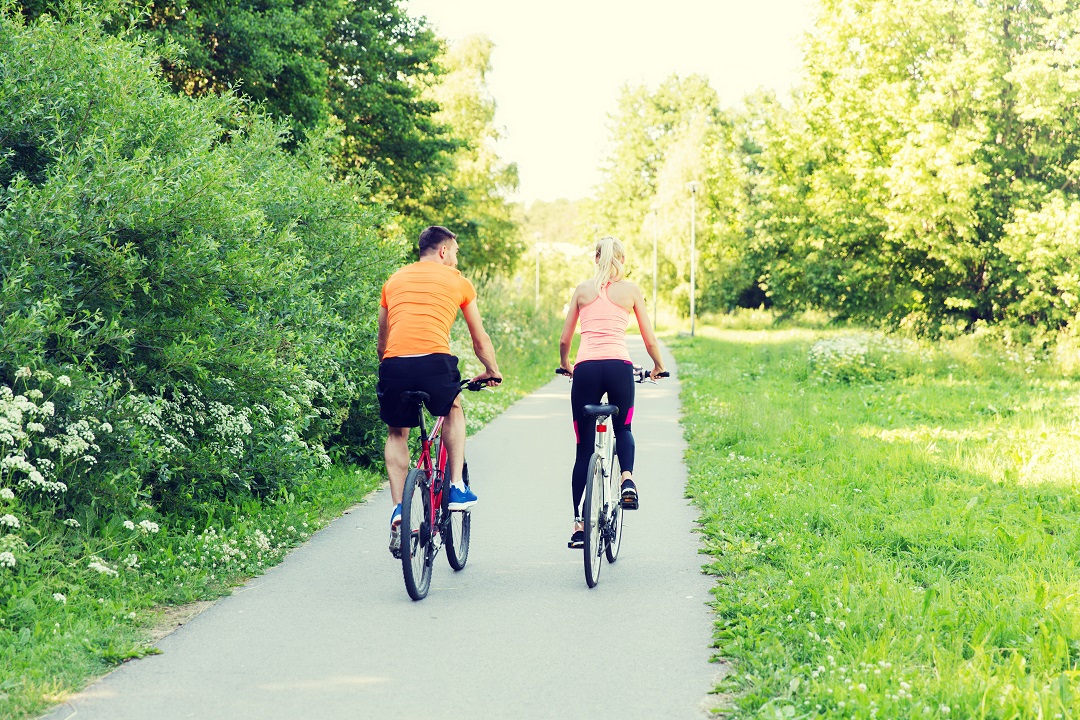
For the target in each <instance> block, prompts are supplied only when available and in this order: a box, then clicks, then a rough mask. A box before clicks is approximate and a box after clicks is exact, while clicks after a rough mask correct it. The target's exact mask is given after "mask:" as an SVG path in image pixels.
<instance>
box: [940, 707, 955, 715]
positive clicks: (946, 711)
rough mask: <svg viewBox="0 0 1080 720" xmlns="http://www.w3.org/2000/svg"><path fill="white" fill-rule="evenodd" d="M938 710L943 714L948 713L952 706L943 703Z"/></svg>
mask: <svg viewBox="0 0 1080 720" xmlns="http://www.w3.org/2000/svg"><path fill="white" fill-rule="evenodd" d="M938 710H939V711H940V712H941V714H942V715H948V714H949V713H950V712H952V708H950V707H949V706H948V705H942V706H941V707H939V708H938Z"/></svg>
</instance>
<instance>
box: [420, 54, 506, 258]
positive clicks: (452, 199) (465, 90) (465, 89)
mask: <svg viewBox="0 0 1080 720" xmlns="http://www.w3.org/2000/svg"><path fill="white" fill-rule="evenodd" d="M493 47H494V46H493V44H492V42H491V41H490V40H488V39H487V38H485V37H483V36H480V35H477V36H472V37H468V38H465V39H464V40H462V41H460V42H458V43H457V44H455V45H453V46H451V47H450V49H449V50H448V51H447V52H446V53H445V55H444V56H442V58H441V64H442V67H443V75H442V76H441V77H440V80H439V82H438V84H436V85H434V86H432V87H431V88H429V90H428V92H427V95H426V96H427V97H430V98H431V99H432V100H433V101H434V102H435V103H437V104H438V107H439V111H438V113H436V114H435V117H434V119H435V121H436V122H438V123H440V124H441V125H443V126H445V127H448V128H452V129H453V134H454V137H455V138H457V140H458V141H459V143H460V145H459V147H458V148H457V150H456V152H455V153H454V155H453V157H452V158H451V169H450V171H449V172H448V173H446V174H445V175H443V176H438V177H436V176H433V177H431V178H430V182H429V184H428V185H427V186H426V188H425V195H424V196H421V197H419V198H417V199H416V202H417V203H418V208H419V209H418V210H417V211H416V212H413V213H412V217H411V218H408V219H406V222H404V223H403V226H404V230H405V232H406V235H407V236H408V237H417V236H419V234H420V231H421V230H422V229H423V228H424V227H425V226H426V225H428V224H435V225H443V226H446V227H448V228H450V229H452V230H453V231H454V232H455V233H456V234H457V235H458V236H459V240H460V242H461V255H460V260H461V266H462V269H463V270H464V271H465V272H466V273H468V274H469V275H470V276H471V277H473V278H474V279H480V278H490V277H494V276H497V275H505V274H506V272H507V269H508V268H511V267H513V265H514V263H515V262H516V260H517V258H518V256H519V255H520V254H521V243H520V242H519V241H518V233H517V226H516V223H515V222H514V219H513V216H512V212H511V210H512V206H511V205H510V204H509V203H508V202H507V201H506V195H507V194H508V193H510V192H513V191H514V190H516V189H517V183H518V178H517V166H516V165H513V164H509V165H507V164H505V163H503V162H502V161H501V160H500V159H499V157H498V156H497V155H496V153H495V142H496V140H498V138H499V132H498V130H497V129H496V127H495V101H494V100H493V99H492V98H491V97H490V95H489V94H488V89H487V74H488V73H489V72H490V71H491V51H492V49H493Z"/></svg>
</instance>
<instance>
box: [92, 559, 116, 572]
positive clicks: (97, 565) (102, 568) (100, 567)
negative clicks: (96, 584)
mask: <svg viewBox="0 0 1080 720" xmlns="http://www.w3.org/2000/svg"><path fill="white" fill-rule="evenodd" d="M88 567H89V568H90V569H91V570H97V571H98V572H99V573H101V574H102V575H112V576H116V575H119V574H120V573H118V572H116V571H115V570H113V569H112V568H111V567H109V566H108V565H106V564H105V563H103V562H101V560H98V559H97V558H94V559H93V561H92V562H91V563H90V565H89V566H88Z"/></svg>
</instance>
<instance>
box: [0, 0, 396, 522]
mask: <svg viewBox="0 0 1080 720" xmlns="http://www.w3.org/2000/svg"><path fill="white" fill-rule="evenodd" d="M77 20H78V22H73V23H59V22H56V21H54V20H51V19H49V18H48V17H47V16H45V17H42V18H41V19H40V20H38V21H37V22H35V23H33V24H31V25H26V24H24V23H23V22H22V21H21V20H20V19H19V17H18V16H17V15H14V14H10V13H8V12H5V11H2V10H0V238H2V242H0V247H2V250H0V316H2V317H3V318H4V323H3V328H2V329H0V383H2V384H6V385H7V386H8V387H11V386H12V385H13V382H14V380H15V379H16V378H15V374H16V373H17V372H18V369H19V368H29V369H30V371H31V372H32V373H34V375H35V376H36V375H37V373H38V372H39V371H41V370H45V371H55V372H59V371H60V370H59V369H60V368H66V370H64V372H66V373H67V374H69V375H70V376H72V377H78V378H81V380H80V383H82V385H83V390H82V391H80V393H78V394H77V397H75V396H73V398H72V403H73V405H72V406H71V408H69V409H70V410H71V411H72V413H73V414H71V415H65V416H63V417H60V416H59V415H58V416H57V422H58V423H59V424H60V425H62V426H64V427H67V426H70V424H71V423H72V422H76V421H77V420H76V418H77V417H78V413H79V412H87V413H88V414H90V415H93V416H94V417H96V418H97V419H99V420H101V421H102V422H109V423H110V424H111V425H112V426H113V427H114V428H115V429H116V431H117V435H118V436H122V437H123V439H124V442H123V443H121V442H113V443H111V444H110V445H109V446H108V447H103V448H102V450H103V453H102V454H103V456H104V457H101V458H99V460H100V461H101V464H102V468H100V469H99V471H98V472H95V473H93V474H92V475H91V476H88V477H86V478H84V479H83V480H82V481H81V482H82V483H85V485H83V486H82V487H80V488H79V492H76V493H72V494H71V495H70V496H69V501H70V498H81V499H82V500H84V501H86V500H88V499H89V498H91V497H92V498H95V500H98V501H101V500H100V499H101V498H105V499H107V500H108V502H114V503H131V502H134V501H136V500H151V501H154V502H157V503H163V504H164V505H165V506H166V507H167V509H169V510H176V511H178V512H188V511H191V510H193V509H194V508H195V507H196V506H198V504H199V503H201V502H203V501H205V500H207V499H209V498H219V497H225V496H228V495H230V494H232V493H236V492H240V493H247V492H255V493H265V492H269V491H271V490H273V489H274V488H277V487H280V486H282V485H284V484H288V483H289V482H290V481H292V480H293V479H295V478H297V477H299V476H300V475H302V474H303V473H304V472H305V471H307V470H309V469H311V468H314V467H317V466H319V465H320V464H325V462H326V461H327V457H326V452H325V449H324V448H325V447H326V445H327V443H329V442H331V441H334V440H337V441H341V435H340V433H341V428H342V425H343V422H344V421H345V420H346V418H347V417H349V416H350V414H352V416H353V417H352V419H351V424H352V428H353V432H352V435H351V437H349V438H347V440H348V441H350V442H356V443H360V444H361V452H362V453H363V452H366V450H367V448H370V447H371V446H372V443H373V440H372V438H371V437H370V435H369V434H365V433H366V432H367V430H368V429H369V428H370V427H372V426H373V425H375V424H376V420H375V418H376V415H375V412H374V401H373V400H372V399H371V398H372V397H373V395H374V393H373V392H372V391H371V385H372V384H373V380H372V375H373V371H374V365H375V348H374V344H375V331H374V318H375V316H376V312H375V308H376V303H377V302H378V292H379V287H380V285H381V281H382V278H383V277H385V276H386V274H388V272H389V270H390V269H392V268H393V267H395V266H396V265H397V264H398V263H399V261H400V258H401V256H402V248H401V247H400V246H398V245H397V244H395V243H388V242H384V241H380V240H379V239H378V238H377V236H376V232H375V230H376V228H377V226H378V225H379V224H380V223H382V222H384V221H385V219H386V217H387V215H388V213H387V210H386V209H385V208H383V207H381V206H378V205H373V204H370V203H365V202H364V197H365V196H366V192H367V191H366V187H365V186H363V185H347V184H342V183H335V182H332V181H330V180H329V179H328V178H329V177H330V174H331V173H330V171H329V169H328V168H327V167H326V166H325V165H324V162H323V160H322V158H323V157H324V152H323V149H324V148H325V145H326V143H329V142H332V141H333V138H331V137H321V138H316V139H315V140H313V141H312V142H310V143H309V144H308V145H306V146H303V147H301V148H299V149H298V150H297V151H296V152H295V153H292V154H290V153H286V152H284V151H283V150H282V149H281V143H282V140H283V137H284V132H285V131H284V130H283V126H280V125H275V124H274V123H272V122H270V121H269V120H267V119H265V118H263V117H261V116H260V115H259V114H258V113H257V112H255V111H252V110H251V109H250V108H248V107H247V106H246V105H245V103H244V102H243V101H241V100H239V99H237V98H235V97H231V96H221V97H218V96H207V97H203V98H199V99H197V100H191V99H188V98H185V97H177V96H174V95H172V94H171V93H170V92H169V90H168V87H167V86H166V84H165V83H164V82H163V81H162V79H161V78H160V76H159V66H158V62H157V58H156V57H155V55H154V53H152V52H150V51H149V50H148V49H147V48H145V47H143V46H141V45H139V44H137V43H132V42H130V41H128V40H125V39H123V38H115V37H110V36H108V35H106V34H105V33H103V32H101V30H100V29H99V28H98V26H97V24H96V23H97V21H96V20H95V19H94V18H93V17H81V18H77ZM55 372H54V374H55ZM118 483H119V485H118ZM132 493H134V495H135V497H132Z"/></svg>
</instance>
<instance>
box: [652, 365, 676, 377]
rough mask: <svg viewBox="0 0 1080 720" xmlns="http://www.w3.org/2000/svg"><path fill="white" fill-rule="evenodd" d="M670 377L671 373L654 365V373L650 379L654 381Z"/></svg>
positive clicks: (660, 366)
mask: <svg viewBox="0 0 1080 720" xmlns="http://www.w3.org/2000/svg"><path fill="white" fill-rule="evenodd" d="M670 375H671V373H669V372H668V371H667V370H665V369H664V368H663V366H662V365H653V369H652V372H651V373H649V377H650V378H651V379H653V380H658V379H660V378H666V377H670Z"/></svg>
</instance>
